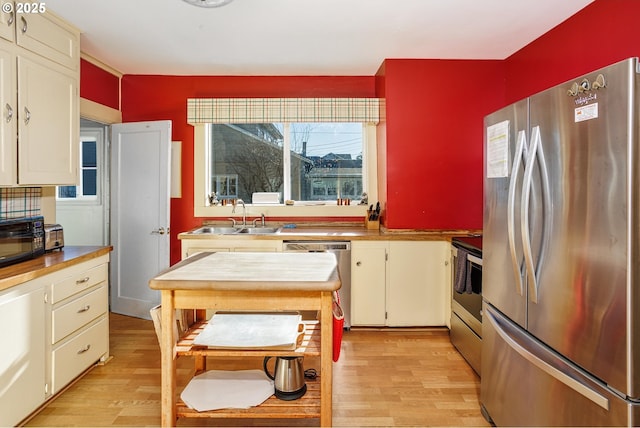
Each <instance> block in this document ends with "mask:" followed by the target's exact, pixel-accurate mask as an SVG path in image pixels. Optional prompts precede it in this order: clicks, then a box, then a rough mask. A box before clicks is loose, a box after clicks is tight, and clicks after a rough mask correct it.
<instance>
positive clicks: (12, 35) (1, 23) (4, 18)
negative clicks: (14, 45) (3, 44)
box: [0, 2, 16, 42]
mask: <svg viewBox="0 0 640 428" xmlns="http://www.w3.org/2000/svg"><path fill="white" fill-rule="evenodd" d="M4 3H8V2H4ZM4 3H3V4H4ZM15 22H16V14H15V12H9V13H6V12H0V37H1V38H3V39H5V40H8V41H10V42H13V41H15V40H16V26H15Z"/></svg>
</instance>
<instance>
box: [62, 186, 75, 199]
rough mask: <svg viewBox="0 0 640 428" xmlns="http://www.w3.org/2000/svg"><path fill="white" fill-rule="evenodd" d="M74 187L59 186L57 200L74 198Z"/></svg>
mask: <svg viewBox="0 0 640 428" xmlns="http://www.w3.org/2000/svg"><path fill="white" fill-rule="evenodd" d="M75 197H76V186H59V187H58V198H75Z"/></svg>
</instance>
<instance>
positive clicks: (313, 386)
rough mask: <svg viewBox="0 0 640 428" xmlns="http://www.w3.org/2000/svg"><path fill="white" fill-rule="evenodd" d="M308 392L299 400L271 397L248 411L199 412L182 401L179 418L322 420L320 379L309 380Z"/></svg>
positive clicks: (177, 408)
mask: <svg viewBox="0 0 640 428" xmlns="http://www.w3.org/2000/svg"><path fill="white" fill-rule="evenodd" d="M306 384H307V392H306V394H305V395H304V396H302V397H301V398H299V399H297V400H292V401H284V400H280V399H278V398H276V397H275V396H271V397H270V398H269V399H267V401H265V402H264V403H262V404H260V405H259V406H256V407H251V408H248V409H221V410H212V411H207V412H198V411H196V410H193V409H190V408H189V407H187V405H186V404H184V403H183V402H182V400H178V401H177V402H176V414H177V416H178V417H179V418H212V419H228V418H238V419H248V418H250V419H305V418H307V419H312V418H320V378H319V377H318V378H317V379H314V380H307V381H306Z"/></svg>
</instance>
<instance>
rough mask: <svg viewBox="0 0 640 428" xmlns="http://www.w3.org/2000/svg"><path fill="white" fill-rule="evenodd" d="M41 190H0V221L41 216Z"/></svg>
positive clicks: (24, 188) (23, 188)
mask: <svg viewBox="0 0 640 428" xmlns="http://www.w3.org/2000/svg"><path fill="white" fill-rule="evenodd" d="M41 201H42V188H40V187H17V188H16V187H10V188H0V220H7V219H10V218H19V217H33V216H37V215H41V208H40V205H41Z"/></svg>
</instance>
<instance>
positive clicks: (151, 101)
mask: <svg viewBox="0 0 640 428" xmlns="http://www.w3.org/2000/svg"><path fill="white" fill-rule="evenodd" d="M374 96H375V78H374V77H373V76H365V77H357V76H355V77H329V76H315V77H311V76H309V77H304V76H298V77H286V76H274V77H270V76H257V77H241V76H233V77H231V76H228V77H224V76H218V77H202V76H139V75H138V76H133V75H125V76H123V78H122V120H123V122H135V121H145V120H162V119H169V120H171V121H172V140H173V141H182V198H179V199H172V200H171V263H175V262H177V261H178V260H180V243H179V241H178V239H177V234H178V233H180V232H183V231H185V230H189V229H192V228H194V227H196V226H199V225H200V224H201V223H202V219H201V218H194V216H193V127H192V126H190V125H188V124H187V123H186V118H187V98H195V97H201V98H216V97H220V98H233V97H257V98H261V97H265V98H267V97H374Z"/></svg>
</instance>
